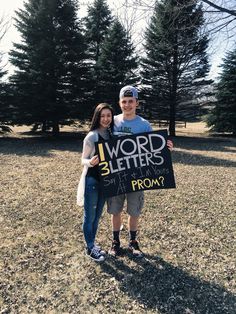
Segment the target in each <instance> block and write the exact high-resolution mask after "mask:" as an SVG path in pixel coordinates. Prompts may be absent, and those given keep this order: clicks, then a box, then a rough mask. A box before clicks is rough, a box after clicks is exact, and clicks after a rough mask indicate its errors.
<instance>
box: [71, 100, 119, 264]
mask: <svg viewBox="0 0 236 314" xmlns="http://www.w3.org/2000/svg"><path fill="white" fill-rule="evenodd" d="M113 116H114V114H113V109H112V107H111V106H110V105H108V104H107V103H101V104H99V105H98V106H97V107H96V109H95V111H94V115H93V118H92V125H91V127H90V132H89V133H88V134H87V136H86V137H85V139H84V142H83V152H82V165H83V166H84V168H83V172H82V176H81V179H80V182H79V186H78V192H77V204H78V205H80V206H84V221H83V233H84V238H85V242H86V251H87V255H88V256H89V257H90V258H91V259H93V260H95V261H97V262H102V261H104V259H105V257H104V255H105V252H104V251H102V250H101V248H100V247H99V246H97V245H96V244H95V237H96V233H97V228H98V223H99V218H100V217H101V214H102V210H103V207H104V203H105V198H104V196H103V191H102V189H101V187H100V184H99V174H98V163H99V159H98V155H95V142H98V141H105V140H108V139H109V138H110V137H111V136H112V131H113V125H114V120H113Z"/></svg>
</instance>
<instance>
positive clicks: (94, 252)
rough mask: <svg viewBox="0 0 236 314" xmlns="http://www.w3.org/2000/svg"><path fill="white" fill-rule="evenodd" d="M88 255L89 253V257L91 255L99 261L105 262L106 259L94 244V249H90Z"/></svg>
mask: <svg viewBox="0 0 236 314" xmlns="http://www.w3.org/2000/svg"><path fill="white" fill-rule="evenodd" d="M87 255H88V257H90V258H91V259H93V260H94V261H96V262H99V263H100V262H103V261H104V260H105V257H104V255H102V254H101V253H100V251H99V250H98V249H97V247H96V246H94V247H93V248H92V250H88V251H87Z"/></svg>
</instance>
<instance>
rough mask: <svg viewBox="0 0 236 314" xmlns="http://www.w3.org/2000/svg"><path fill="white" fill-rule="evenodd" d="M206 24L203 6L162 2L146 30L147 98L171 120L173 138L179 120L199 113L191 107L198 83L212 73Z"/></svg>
mask: <svg viewBox="0 0 236 314" xmlns="http://www.w3.org/2000/svg"><path fill="white" fill-rule="evenodd" d="M203 23H204V19H203V12H202V8H201V5H197V4H196V3H195V2H193V1H191V0H182V1H177V0H162V1H160V2H156V6H155V9H154V14H153V16H152V18H151V22H150V24H149V26H148V28H147V30H146V35H145V50H146V56H145V58H143V60H142V69H143V70H142V72H141V74H142V76H143V85H144V94H145V95H146V97H145V98H146V101H147V104H148V105H149V108H150V111H155V112H156V113H157V114H158V116H159V119H160V118H162V119H167V120H169V122H170V126H169V131H170V135H172V136H175V120H176V118H179V119H180V118H181V117H183V116H186V113H187V114H189V115H190V114H191V111H192V110H193V109H195V108H190V107H189V105H191V106H192V105H193V102H191V101H190V100H192V98H193V94H194V92H195V91H196V86H195V85H194V80H197V79H198V81H199V79H200V78H203V77H204V76H205V75H206V74H207V72H208V69H209V67H208V60H207V55H206V49H207V45H208V39H207V37H206V36H205V35H202V34H201V28H202V26H203ZM198 85H199V82H198ZM187 106H188V107H187Z"/></svg>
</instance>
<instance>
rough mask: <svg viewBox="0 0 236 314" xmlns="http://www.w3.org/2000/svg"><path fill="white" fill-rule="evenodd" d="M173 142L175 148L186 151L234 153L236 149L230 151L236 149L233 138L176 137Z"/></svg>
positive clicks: (235, 140)
mask: <svg viewBox="0 0 236 314" xmlns="http://www.w3.org/2000/svg"><path fill="white" fill-rule="evenodd" d="M173 142H174V144H175V146H176V147H178V148H183V149H187V150H192V149H194V150H200V151H201V150H203V151H204V150H206V151H215V152H224V153H226V152H232V153H236V149H234V150H233V149H232V147H236V139H235V138H223V137H210V136H209V137H191V136H178V137H176V138H174V139H173Z"/></svg>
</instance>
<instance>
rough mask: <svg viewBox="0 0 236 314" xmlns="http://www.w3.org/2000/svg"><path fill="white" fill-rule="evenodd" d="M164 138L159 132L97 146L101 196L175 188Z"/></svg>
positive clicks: (161, 132) (124, 138)
mask: <svg viewBox="0 0 236 314" xmlns="http://www.w3.org/2000/svg"><path fill="white" fill-rule="evenodd" d="M167 136H168V134H167V130H160V131H154V132H148V133H140V134H135V135H129V136H121V137H117V138H114V139H110V140H108V141H104V142H98V143H96V150H97V153H98V155H99V165H98V166H99V174H100V178H101V182H102V185H103V188H104V195H105V196H107V197H111V196H115V195H119V194H124V193H130V192H135V191H141V190H152V189H169V188H175V180H174V173H173V167H172V162H171V154H170V151H169V149H168V148H167V145H166V143H167Z"/></svg>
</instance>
